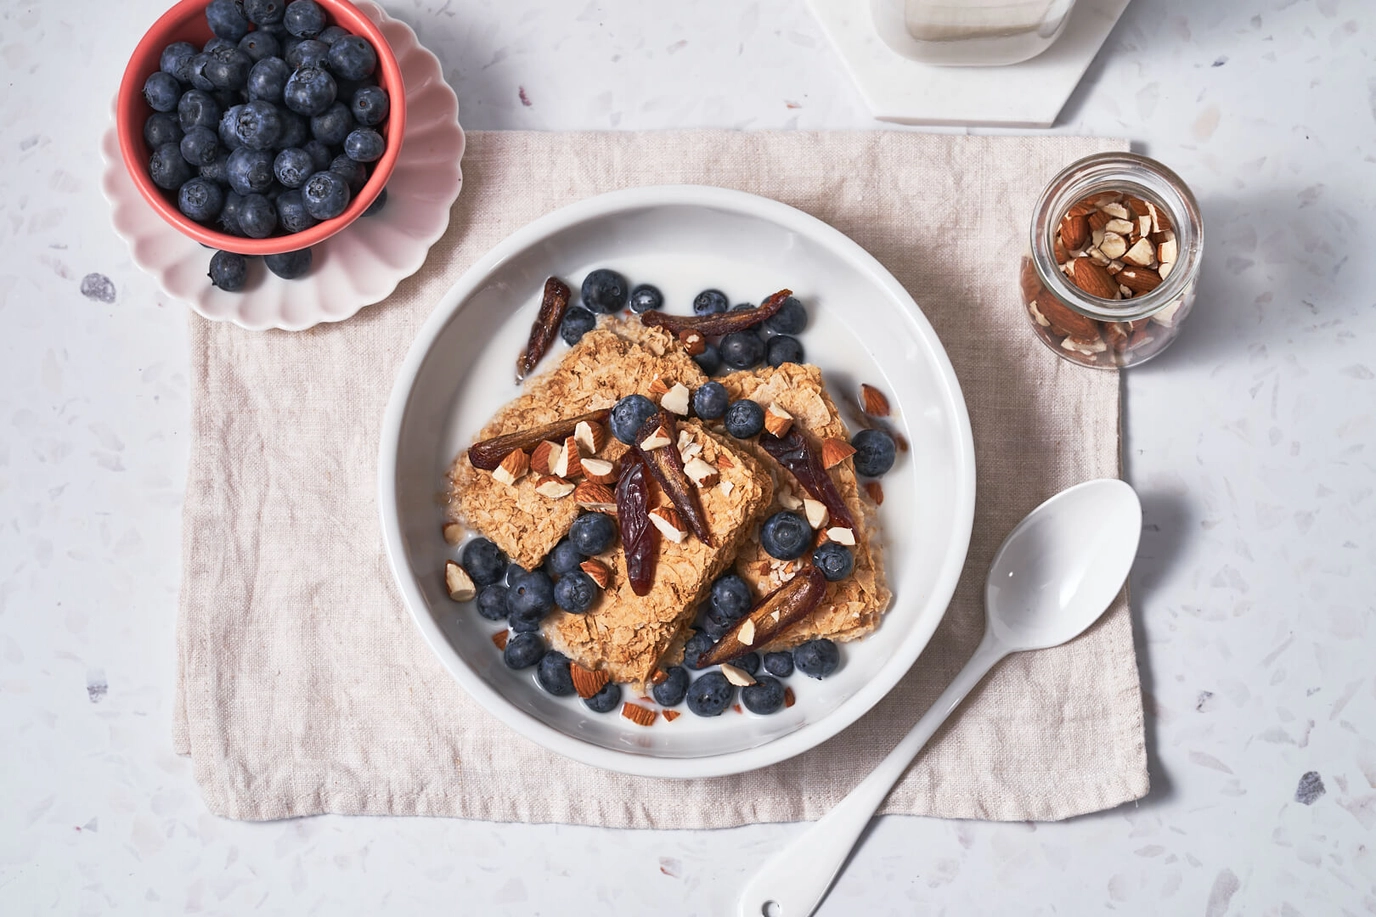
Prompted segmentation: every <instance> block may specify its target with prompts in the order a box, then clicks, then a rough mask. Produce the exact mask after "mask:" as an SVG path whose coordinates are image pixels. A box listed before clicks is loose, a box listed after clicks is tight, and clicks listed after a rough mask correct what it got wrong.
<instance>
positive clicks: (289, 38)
mask: <svg viewBox="0 0 1376 917" xmlns="http://www.w3.org/2000/svg"><path fill="white" fill-rule="evenodd" d="M305 40H306V39H304V38H297V37H295V36H294V35H291V34H283V35H279V36H278V37H277V41H278V42H279V43H281V45H282V54H281V57H282V60H284V61H285V60H286V59H287V55H289V54H291V52H292V51H293V50H294V49H295V48H296V46H297V45H299V44H301V42H303V41H305ZM293 69H295V68H293Z"/></svg>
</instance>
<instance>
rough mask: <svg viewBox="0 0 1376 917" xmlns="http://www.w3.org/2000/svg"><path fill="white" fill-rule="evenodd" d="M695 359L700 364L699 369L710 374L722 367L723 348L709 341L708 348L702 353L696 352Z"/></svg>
mask: <svg viewBox="0 0 1376 917" xmlns="http://www.w3.org/2000/svg"><path fill="white" fill-rule="evenodd" d="M693 360H694V362H696V363H697V364H698V369H700V370H702V371H703V373H705V374H706V375H709V376H710V375H712V374H713V373H714V372H716V371H717V370H719V369H721V350H720V349H719V348H718V347H717V345H716V344H713V343H712V342H711V341H708V342H707V346H706V348H705V349H704V350H703V351H702V353H699V354H695V355H694V356H693Z"/></svg>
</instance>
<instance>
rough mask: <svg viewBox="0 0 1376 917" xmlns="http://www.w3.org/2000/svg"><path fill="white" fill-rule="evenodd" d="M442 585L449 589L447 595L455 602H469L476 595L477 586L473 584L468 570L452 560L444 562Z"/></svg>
mask: <svg viewBox="0 0 1376 917" xmlns="http://www.w3.org/2000/svg"><path fill="white" fill-rule="evenodd" d="M444 586H445V588H446V589H448V590H449V597H450V598H451V599H453V600H454V601H456V602H471V601H473V599H475V598H477V596H478V587H477V586H475V585H473V579H472V577H470V576H469V575H468V571H466V570H464V568H463V567H460V566H459V565H458V564H457V563H455V562H454V561H452V560H449V561H445V564H444Z"/></svg>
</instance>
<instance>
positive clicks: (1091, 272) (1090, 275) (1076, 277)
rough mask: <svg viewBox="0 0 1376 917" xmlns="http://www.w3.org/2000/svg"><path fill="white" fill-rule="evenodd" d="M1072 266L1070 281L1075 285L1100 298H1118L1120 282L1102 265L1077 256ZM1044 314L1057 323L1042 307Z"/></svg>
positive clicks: (1039, 298)
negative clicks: (1116, 281)
mask: <svg viewBox="0 0 1376 917" xmlns="http://www.w3.org/2000/svg"><path fill="white" fill-rule="evenodd" d="M1071 266H1072V268H1073V270H1072V271H1071V273H1070V282H1071V283H1073V284H1075V286H1077V287H1079V288H1080V289H1082V290H1084V291H1085V292H1086V293H1088V294H1089V295H1090V296H1098V297H1099V298H1100V299H1117V298H1118V284H1116V283H1114V282H1113V278H1112V277H1110V276H1109V273H1108V271H1107V270H1106V269H1105V268H1104V267H1103V266H1102V265H1098V264H1095V263H1094V262H1093V261H1091V260H1090V259H1088V258H1076V259H1075V260H1074V261H1072V262H1071ZM1037 304H1038V305H1039V306H1040V305H1041V297H1038V298H1037ZM1067 311H1068V310H1067ZM1042 314H1043V315H1045V316H1046V317H1047V318H1049V319H1051V324H1053V325H1054V324H1056V319H1054V318H1052V317H1051V315H1050V313H1048V312H1047V311H1046V310H1045V309H1042ZM1086 321H1089V319H1086Z"/></svg>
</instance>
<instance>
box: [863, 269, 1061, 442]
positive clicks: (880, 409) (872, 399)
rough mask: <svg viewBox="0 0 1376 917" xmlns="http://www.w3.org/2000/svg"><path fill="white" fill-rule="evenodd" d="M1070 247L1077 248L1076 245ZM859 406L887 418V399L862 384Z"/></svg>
mask: <svg viewBox="0 0 1376 917" xmlns="http://www.w3.org/2000/svg"><path fill="white" fill-rule="evenodd" d="M1070 247H1071V248H1079V246H1078V245H1072V246H1070ZM860 406H861V407H862V408H864V410H865V413H866V414H868V415H870V416H871V417H888V416H889V399H888V398H887V397H885V395H884V393H883V392H881V391H880V390H879V389H877V388H875V387H874V386H873V385H866V384H865V383H863V382H862V383H860Z"/></svg>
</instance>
